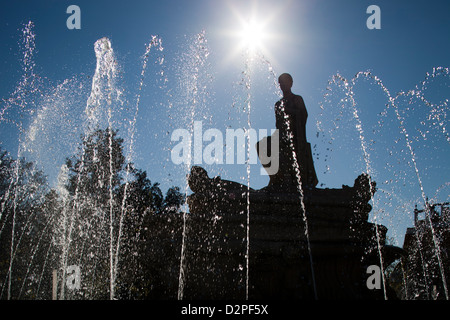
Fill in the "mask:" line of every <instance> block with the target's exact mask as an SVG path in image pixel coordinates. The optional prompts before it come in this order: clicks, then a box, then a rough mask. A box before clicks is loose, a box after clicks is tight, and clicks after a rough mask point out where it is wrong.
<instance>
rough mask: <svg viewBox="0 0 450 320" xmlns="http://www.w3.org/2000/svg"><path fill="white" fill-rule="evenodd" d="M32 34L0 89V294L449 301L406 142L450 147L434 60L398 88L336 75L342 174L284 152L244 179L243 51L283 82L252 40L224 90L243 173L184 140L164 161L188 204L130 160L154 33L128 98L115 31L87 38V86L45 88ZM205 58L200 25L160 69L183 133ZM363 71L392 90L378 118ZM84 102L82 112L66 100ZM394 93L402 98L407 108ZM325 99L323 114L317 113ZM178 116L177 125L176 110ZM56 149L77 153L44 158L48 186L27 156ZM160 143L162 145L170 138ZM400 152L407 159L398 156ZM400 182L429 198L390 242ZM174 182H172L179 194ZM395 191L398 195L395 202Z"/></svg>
mask: <svg viewBox="0 0 450 320" xmlns="http://www.w3.org/2000/svg"><path fill="white" fill-rule="evenodd" d="M34 37H35V35H34V31H33V24H32V23H29V24H27V25H26V26H25V27H24V30H23V39H24V58H23V66H22V68H23V74H24V76H23V78H22V79H21V81H20V82H19V84H18V85H17V88H16V90H15V91H14V92H13V94H11V97H10V98H8V99H3V100H2V105H1V111H0V124H1V125H2V126H7V125H12V126H13V127H14V128H15V130H17V131H18V132H19V134H18V136H19V139H18V145H17V153H15V154H16V160H15V159H13V157H10V156H9V155H8V154H7V153H0V154H1V162H0V165H1V171H0V173H1V175H0V177H2V179H3V180H2V181H1V183H2V184H1V189H0V196H1V199H0V201H1V202H0V205H1V206H0V210H1V211H0V223H1V225H0V228H1V229H0V248H1V252H0V253H1V254H0V266H1V267H0V277H1V278H0V289H1V291H0V297H1V298H2V299H50V298H54V299H111V300H112V299H179V300H183V299H188V300H190V299H266V298H270V299H342V298H345V299H396V298H401V299H432V298H442V299H448V283H447V279H448V273H449V270H448V258H447V256H446V252H447V251H446V250H447V249H446V248H448V243H447V242H448V239H447V238H448V225H447V222H448V221H447V220H448V208H447V207H445V205H446V204H445V203H441V201H439V200H438V201H435V203H438V204H439V205H441V206H442V208H441V211H440V214H437V215H436V214H435V208H436V206H438V204H433V203H430V202H428V198H427V196H426V192H425V190H429V189H427V188H428V187H427V181H426V179H425V178H424V176H425V175H426V172H425V171H424V169H423V168H422V167H421V163H420V161H419V159H420V155H419V153H418V151H417V149H416V148H415V143H416V142H417V141H421V140H420V139H422V138H423V139H424V140H426V139H429V140H427V141H428V142H429V141H430V140H433V141H434V139H431V138H429V137H430V136H431V135H432V133H430V132H433V134H436V135H438V136H439V137H440V138H441V139H444V140H445V142H446V143H447V144H448V142H449V141H450V140H449V137H448V132H447V129H446V109H447V103H448V101H447V100H444V101H443V102H441V103H433V102H431V101H429V100H428V98H427V96H426V94H425V92H426V89H427V86H430V85H431V84H432V82H433V81H438V82H439V81H442V80H439V79H442V78H443V79H444V81H446V80H447V78H448V76H449V71H448V69H446V68H441V67H439V68H435V69H434V70H433V72H432V73H430V74H428V75H427V76H426V78H425V80H424V81H423V82H422V83H421V85H419V86H418V87H417V88H416V89H415V90H410V91H408V92H401V93H399V94H398V95H397V96H393V95H392V94H391V93H390V92H389V90H388V89H387V87H386V86H385V85H384V84H383V82H382V81H381V80H380V79H379V78H378V77H376V76H375V75H373V74H372V73H370V72H359V73H357V75H356V76H355V77H354V78H352V79H350V80H348V79H346V78H345V77H344V76H343V75H341V74H337V75H335V76H333V77H332V79H331V80H330V82H329V84H328V85H329V86H328V88H327V93H326V94H325V95H324V101H323V102H322V104H321V107H322V110H324V112H323V114H322V115H321V118H320V119H319V120H318V121H317V130H318V133H317V137H321V138H322V145H323V146H329V148H330V149H332V148H334V149H335V150H336V149H338V148H339V144H340V143H342V144H343V145H344V146H345V147H348V148H349V150H350V151H349V152H348V153H351V156H353V157H355V158H358V157H359V160H358V161H355V163H356V164H355V166H356V167H357V169H356V170H359V173H358V174H356V175H355V177H354V181H353V185H351V186H348V185H344V184H343V185H342V187H341V188H329V187H326V186H324V185H322V184H321V185H320V186H318V187H317V186H316V184H313V185H311V184H310V183H309V182H308V181H303V180H304V177H303V176H302V174H301V168H300V167H299V165H298V162H297V161H294V162H293V163H294V165H293V166H290V165H288V166H286V165H285V162H283V163H281V164H280V169H279V172H278V173H276V174H274V173H273V172H271V171H267V172H268V175H269V177H270V183H269V185H268V186H267V187H263V188H260V189H255V188H252V184H251V173H252V171H251V168H253V167H251V164H250V158H251V154H252V153H253V152H254V151H255V148H254V147H255V146H254V145H251V142H252V140H251V136H250V132H251V130H252V129H253V128H252V126H257V124H256V123H253V122H252V121H251V115H252V112H254V111H253V110H255V109H256V105H255V104H254V96H253V95H252V92H253V90H254V89H255V87H256V86H257V83H256V81H255V76H254V74H253V69H252V66H251V64H252V63H255V61H256V62H257V63H259V64H260V65H262V66H263V69H265V71H264V74H265V76H266V78H267V79H269V82H272V83H273V84H272V88H271V90H274V91H275V90H278V86H277V84H276V76H275V72H274V71H273V68H272V66H271V64H270V62H269V61H268V60H266V59H265V58H264V57H262V56H259V55H255V56H252V57H251V58H250V56H249V53H247V54H246V55H245V57H244V59H245V63H244V66H243V70H242V72H241V74H240V76H241V77H242V79H241V81H240V83H239V86H240V88H241V89H243V91H242V92H237V91H238V90H237V89H236V88H235V91H236V92H235V95H236V96H237V98H236V97H233V99H234V101H233V108H234V107H236V106H237V107H239V108H241V109H242V110H243V113H242V114H240V115H242V116H243V117H242V119H244V120H242V121H243V122H244V125H243V127H245V128H244V132H245V134H244V136H245V138H246V143H244V145H245V147H246V149H245V151H246V152H245V153H246V160H245V163H244V166H245V173H244V174H243V176H242V177H241V178H242V179H241V180H240V181H232V180H226V179H223V178H222V177H225V175H226V174H227V173H224V174H225V175H224V174H222V175H221V176H219V175H216V176H212V177H211V176H210V174H209V173H208V171H209V170H208V171H207V170H206V169H205V168H204V167H202V166H201V165H200V164H199V163H198V161H197V160H198V159H197V158H196V154H195V150H194V157H191V155H189V157H187V162H186V163H184V165H183V168H182V169H181V173H180V174H178V173H176V172H177V171H176V170H174V171H173V172H171V174H177V175H180V176H183V177H184V176H186V180H185V184H184V185H183V186H182V190H183V193H180V194H186V195H188V194H189V195H188V196H187V197H186V199H187V200H186V201H185V202H181V201H178V202H177V201H175V203H176V205H173V203H172V204H171V202H170V200H171V198H170V197H169V193H168V194H167V195H166V197H164V196H163V195H162V192H161V190H160V189H159V188H158V185H157V184H152V183H150V181H149V179H148V177H147V175H146V172H143V171H141V170H139V169H137V168H136V167H135V165H134V163H133V161H135V159H136V158H137V157H136V154H138V152H137V151H138V149H137V143H136V141H137V136H138V134H139V132H138V131H137V122H138V120H139V116H140V113H141V112H142V111H143V110H142V109H145V108H142V106H141V101H142V98H143V95H144V87H145V81H146V79H147V77H148V75H147V74H146V71H147V69H148V66H149V65H150V64H151V61H150V60H149V59H151V57H153V56H152V55H153V53H154V52H155V51H156V54H157V55H158V54H160V53H161V52H163V48H162V40H161V39H160V38H159V37H157V36H152V37H151V39H150V41H149V43H148V44H147V45H146V47H145V53H144V55H143V57H142V67H141V69H140V74H139V80H138V84H137V87H136V91H135V92H132V93H131V95H132V94H134V95H135V96H134V97H133V98H129V97H128V95H127V91H132V89H131V88H127V89H124V88H122V87H121V82H120V74H121V71H122V70H121V66H120V63H119V62H118V59H117V57H116V55H115V52H114V50H113V45H112V43H111V41H110V39H108V38H101V39H99V40H98V41H96V42H95V43H94V52H95V57H96V60H97V64H96V69H95V72H94V75H93V76H92V79H90V80H89V81H88V82H90V83H89V84H88V85H86V83H85V81H81V80H80V79H78V78H77V77H74V78H72V79H65V80H64V81H63V82H61V83H59V84H58V85H52V84H49V83H50V81H48V79H45V78H41V77H39V76H38V75H37V74H36V73H35V69H34V60H33V55H34ZM252 54H255V52H253V53H252ZM209 55H210V50H209V48H208V43H207V37H206V32H205V31H202V32H200V33H199V34H197V35H195V36H194V37H193V39H191V40H189V48H188V49H187V50H184V51H183V54H182V55H180V56H179V57H178V61H177V63H178V67H179V68H178V69H176V66H171V67H174V69H176V73H177V75H178V78H176V82H177V85H178V86H177V87H176V89H167V88H164V92H160V93H161V95H164V94H166V95H167V96H168V97H169V98H168V99H169V102H168V107H167V110H168V113H169V111H170V113H171V114H170V117H167V118H168V119H169V120H170V121H172V122H170V123H169V124H168V126H167V127H164V128H163V131H164V132H166V131H167V128H169V127H172V128H175V126H183V125H184V126H185V127H187V128H188V132H193V131H194V130H195V124H196V121H197V120H198V119H199V118H200V119H202V120H207V121H209V124H211V123H212V119H213V117H212V115H210V114H209V112H210V111H209V108H210V106H209V105H208V103H209V102H210V101H211V96H212V95H213V93H214V92H210V91H209V89H208V88H209V86H210V85H211V83H212V78H213V77H212V75H211V74H212V73H211V72H210V71H209V69H208V68H210V65H209V64H208V57H209ZM163 62H164V58H162V57H161V56H157V57H156V58H155V65H156V66H157V67H158V68H159V67H160V66H162V65H163V64H164V63H163ZM158 77H159V78H160V79H159V80H161V78H164V80H163V81H164V85H165V84H166V80H167V78H166V75H165V74H164V73H163V72H161V73H159V76H158ZM80 78H81V76H80ZM169 80H170V79H169ZM364 81H366V82H369V83H370V84H369V86H370V88H371V89H374V91H375V90H380V91H381V93H382V94H384V95H385V97H386V99H387V104H386V108H385V109H383V110H382V111H381V112H380V113H379V115H378V116H379V118H378V119H379V121H378V123H377V124H376V125H375V127H374V128H375V129H373V128H371V127H369V126H368V125H367V122H366V121H367V119H366V116H367V115H366V114H365V113H364V112H365V110H363V109H362V108H361V107H360V103H359V99H361V97H360V96H359V94H360V93H361V92H362V91H363V90H362V89H360V87H359V85H361V82H364ZM255 83H256V84H255ZM128 89H129V90H128ZM160 89H161V88H160ZM172 90H173V91H172ZM174 91H176V92H174ZM340 95H343V98H342V99H340V100H339V97H340ZM369 97H370V95H369ZM334 99H337V101H335V100H334ZM241 100H242V101H241ZM131 101H133V102H131ZM80 102H82V105H83V106H84V110H82V112H80V114H83V116H82V117H79V115H77V113H76V111H73V109H74V106H75V104H80ZM417 103H421V104H423V105H425V106H427V107H428V108H429V110H430V111H429V112H428V116H427V118H426V119H424V120H423V121H422V122H421V125H422V126H421V129H420V130H421V131H420V134H419V135H418V136H417V137H416V136H414V134H415V132H416V131H415V129H414V128H410V126H409V125H410V122H411V121H409V120H410V118H408V117H409V116H410V114H412V113H413V112H416V111H417V109H416V108H414V107H415V104H417ZM404 104H406V105H407V106H408V108H407V109H402V106H403V105H404ZM174 106H176V108H173V107H174ZM330 106H334V107H335V109H333V108H331V107H330ZM175 109H176V110H175ZM236 109H237V108H236ZM325 109H327V112H328V114H329V115H330V116H329V117H325V116H324V114H325ZM127 112H128V113H127ZM230 112H231V111H230ZM173 114H177V117H176V116H174V115H173ZM344 114H346V115H347V117H346V116H345V115H344ZM77 117H78V118H77ZM175 117H176V118H177V119H178V120H180V119H181V120H180V121H181V123H174V122H175V121H174V120H173V119H174V118H175ZM411 117H412V116H411ZM29 119H31V121H29ZM343 119H346V120H343ZM28 121H29V122H28ZM50 121H52V122H54V123H56V122H60V124H61V128H62V129H59V127H58V128H55V127H56V126H55V124H54V123H52V125H47V124H49V122H50ZM152 121H153V120H152ZM343 121H348V122H349V123H343ZM154 122H157V121H154ZM329 122H332V124H330V123H329ZM161 123H164V122H163V121H161ZM347 124H351V125H347ZM391 126H392V127H391ZM118 128H119V130H120V132H119V131H118ZM155 128H157V127H156V124H155ZM342 128H352V129H353V130H354V131H353V132H352V133H351V134H349V136H351V141H350V142H351V146H350V144H349V145H346V144H347V143H348V142H349V141H348V140H347V139H346V136H345V134H342V133H343V132H342V131H340V130H343V129H342ZM154 130H155V131H156V130H157V129H154ZM289 130H290V128H289V125H288V122H287V131H288V132H289ZM386 132H389V133H386ZM60 133H65V136H63V137H67V139H62V140H63V141H62V142H59V143H60V144H61V146H56V142H55V141H54V140H56V139H54V137H55V136H56V135H58V134H60ZM344 133H346V132H344ZM121 134H123V135H125V139H122V138H120V136H119V135H121ZM158 134H160V133H159V132H158V133H155V134H154V135H153V132H152V134H151V136H152V137H153V136H154V137H156V136H157V135H158ZM276 134H277V132H276V133H274V134H272V136H271V138H273V139H275V138H274V137H275V136H276ZM76 135H81V136H82V138H81V140H82V141H81V143H79V142H77V140H76V138H73V137H74V136H76ZM386 135H391V136H390V137H389V138H392V139H386V141H387V142H386V143H387V148H383V147H380V149H377V147H376V146H374V145H375V142H376V143H378V144H380V143H383V141H384V140H383V139H384V138H386ZM165 136H166V137H167V134H166V135H165ZM69 137H71V138H69ZM193 139H196V138H195V137H192V136H191V137H190V140H189V143H190V145H189V149H190V148H191V143H192V141H191V140H193ZM393 140H395V141H394V142H393ZM168 143H169V141H168V140H167V144H168ZM195 143H196V141H195V140H194V144H195ZM200 143H202V141H201V142H200ZM432 143H433V142H432V141H431V142H430V144H432ZM281 144H282V147H281V148H280V152H281V154H280V158H281V159H287V158H291V157H292V158H294V159H295V157H296V153H295V152H292V150H293V149H294V148H293V141H292V140H290V141H284V142H282V143H281ZM424 144H425V143H424ZM311 145H313V143H311ZM400 145H401V146H402V147H398V146H400ZM427 145H428V144H427ZM266 147H267V145H266ZM52 148H54V150H55V152H54V153H55V154H58V155H59V153H61V154H62V153H67V156H68V155H70V154H74V156H73V157H72V158H68V159H67V160H66V161H65V162H64V163H62V162H61V161H60V162H58V164H57V165H56V161H55V163H52V164H51V166H53V167H57V168H58V169H59V175H58V181H57V184H56V187H54V189H51V190H49V189H48V188H47V186H46V185H45V183H44V180H45V179H44V178H43V173H42V171H40V170H39V169H38V168H36V167H34V166H33V163H31V162H26V161H25V160H24V159H23V157H24V156H28V155H31V156H35V157H36V158H38V159H43V161H42V162H45V161H44V158H45V157H46V156H47V154H48V150H47V149H52ZM351 148H355V149H354V150H353V149H351ZM396 148H400V151H398V150H397V149H396ZM169 149H170V148H169V147H167V146H165V151H167V150H169ZM312 150H313V152H312V155H311V156H313V157H314V158H315V161H314V163H315V165H316V169H317V170H318V172H320V173H322V172H323V170H322V169H323V167H324V166H325V167H326V169H325V172H324V173H323V174H325V175H326V174H328V172H330V171H332V170H333V163H334V164H336V163H337V162H338V161H335V159H333V157H334V156H335V154H334V153H333V151H332V150H326V151H324V152H323V151H322V147H321V146H319V147H317V146H316V145H314V146H313V147H312ZM258 151H261V150H259V149H258ZM384 152H386V153H388V156H387V157H386V159H388V160H386V161H385V160H384V159H383V161H382V162H383V164H382V165H381V167H380V166H379V163H380V161H377V160H378V158H381V157H382V153H384ZM319 153H322V154H321V155H320V156H319ZM138 155H139V154H138ZM55 156H56V155H55ZM259 156H260V159H261V164H263V167H265V168H266V169H267V166H266V163H265V162H264V161H263V160H262V158H261V154H260V153H259ZM336 158H337V157H336ZM159 159H161V158H159ZM200 159H201V158H200ZM332 159H333V161H331V160H332ZM162 161H164V160H162ZM200 162H201V160H200ZM324 162H327V163H326V164H324ZM396 163H400V164H405V163H406V165H404V167H402V168H401V169H398V168H397V167H396V165H395V164H396ZM244 166H243V167H244ZM163 167H164V168H165V166H164V165H163ZM319 168H320V169H319ZM156 170H159V168H156ZM177 170H178V169H177ZM319 170H320V171H319ZM385 172H387V173H386V175H387V176H388V178H386V177H385V176H386V175H385V174H384V173H385ZM411 177H413V178H414V179H412V178H411ZM392 180H395V181H396V182H398V181H400V183H398V184H396V183H393V182H391V181H392ZM379 181H380V182H379ZM407 184H411V185H414V186H416V188H418V190H419V199H418V200H417V199H414V200H417V201H416V202H424V203H425V209H424V211H423V212H425V219H424V220H419V219H416V223H415V226H414V228H408V229H407V232H406V236H405V242H404V245H403V248H399V247H397V246H394V245H393V244H392V243H390V241H389V239H388V231H389V230H391V229H393V226H394V224H393V223H392V221H388V220H389V219H386V217H388V218H391V217H390V216H389V210H392V211H391V212H390V213H391V214H394V212H397V211H398V212H403V211H402V209H403V210H408V209H409V208H410V206H411V205H412V200H411V199H410V198H406V200H405V198H404V195H403V194H402V193H401V192H400V190H401V185H403V186H405V185H407ZM399 185H400V187H399ZM447 186H448V183H447V184H443V185H442V186H441V187H440V188H439V189H438V191H437V193H438V192H445V190H446V187H447ZM172 191H173V190H172ZM180 194H177V193H176V192H175V193H173V194H172V195H175V198H176V197H179V198H178V199H182V198H183V197H181V196H180ZM394 197H397V198H398V199H393V198H394ZM436 199H439V197H438V195H436ZM394 200H398V202H400V203H401V204H400V205H399V206H397V207H395V206H394V203H395V201H394ZM421 200H423V201H421ZM385 202H388V204H389V205H388V206H387V207H386V206H384V203H385ZM180 204H181V206H180ZM446 208H447V209H446ZM416 213H417V214H418V213H420V210H416ZM438 217H440V218H439V219H440V220H442V221H441V222H439V221H437V220H439V219H438ZM385 223H389V227H386V226H385ZM394 262H395V263H396V265H395V267H394V268H393V267H392V265H393V263H394ZM374 267H375V270H379V271H380V273H379V279H378V280H380V283H381V286H380V287H376V286H375V287H376V288H375V289H374V287H373V286H370V285H368V281H369V278H370V279H371V274H370V270H374ZM377 268H378V269H377ZM392 268H393V270H394V271H392V272H391V270H392ZM80 274H81V279H80ZM396 279H397V280H396ZM398 279H400V280H398Z"/></svg>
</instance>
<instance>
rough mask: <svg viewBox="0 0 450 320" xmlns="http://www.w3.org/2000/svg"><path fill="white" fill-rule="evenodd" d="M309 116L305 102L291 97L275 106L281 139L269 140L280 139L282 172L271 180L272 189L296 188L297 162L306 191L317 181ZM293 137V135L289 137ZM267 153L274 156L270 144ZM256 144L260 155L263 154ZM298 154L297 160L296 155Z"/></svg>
mask: <svg viewBox="0 0 450 320" xmlns="http://www.w3.org/2000/svg"><path fill="white" fill-rule="evenodd" d="M307 118H308V112H307V110H306V107H305V103H304V101H303V98H302V97H301V96H299V95H295V94H292V95H290V96H289V97H284V98H283V99H281V100H280V101H278V102H277V103H276V104H275V124H276V128H277V129H278V132H277V133H276V134H277V135H278V136H277V137H275V134H274V136H273V137H268V140H270V139H274V138H277V139H279V169H278V172H277V173H275V174H272V175H271V176H270V182H269V185H270V186H277V185H278V186H281V185H297V184H298V181H297V180H298V179H297V174H296V171H295V162H294V161H296V162H297V164H298V169H299V171H300V182H301V185H302V188H303V189H307V188H313V187H315V186H316V185H317V183H318V180H317V176H316V171H315V169H314V162H313V158H312V153H311V144H310V143H308V142H307V140H306V121H307ZM290 133H291V135H290ZM266 145H267V148H268V153H269V154H270V153H271V150H270V149H271V148H270V146H271V143H270V142H267V143H266ZM259 148H260V142H258V144H257V150H258V154H260V152H261V150H260V149H259ZM293 152H295V158H294V154H293Z"/></svg>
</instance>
